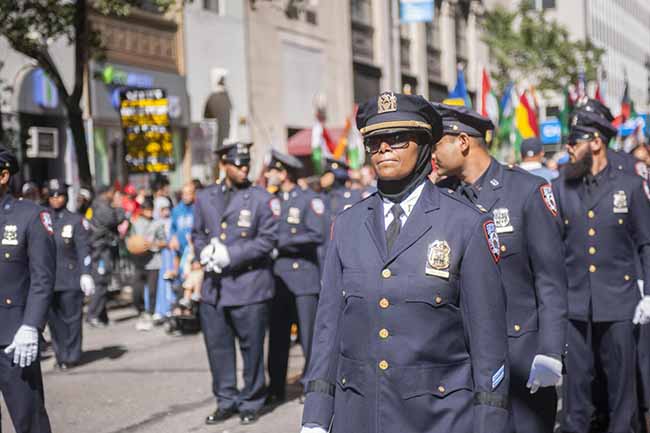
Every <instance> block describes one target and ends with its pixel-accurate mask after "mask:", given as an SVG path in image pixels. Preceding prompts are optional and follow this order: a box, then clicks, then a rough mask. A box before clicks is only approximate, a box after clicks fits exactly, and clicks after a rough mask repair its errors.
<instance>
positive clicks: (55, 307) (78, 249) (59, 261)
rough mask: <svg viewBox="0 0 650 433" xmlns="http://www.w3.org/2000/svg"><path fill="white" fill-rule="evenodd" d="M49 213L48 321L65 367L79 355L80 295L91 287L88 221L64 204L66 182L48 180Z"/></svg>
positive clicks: (59, 359)
mask: <svg viewBox="0 0 650 433" xmlns="http://www.w3.org/2000/svg"><path fill="white" fill-rule="evenodd" d="M47 190H48V194H49V205H50V213H51V214H52V220H53V226H54V240H55V242H56V282H55V284H54V297H53V298H52V304H51V305H50V314H49V321H48V323H49V325H50V331H51V333H52V344H53V346H54V353H55V354H56V361H57V366H58V368H60V369H61V370H67V369H68V368H69V367H73V366H74V365H75V364H77V363H78V362H79V360H80V358H81V316H82V309H83V299H84V295H86V296H90V295H92V294H93V292H94V291H95V283H94V281H93V277H92V276H91V273H92V261H91V257H90V241H89V229H90V225H89V224H88V221H87V220H86V219H84V218H83V217H82V216H81V215H79V214H76V213H72V212H70V211H69V210H67V209H66V208H65V206H66V204H67V201H68V185H66V184H65V182H63V181H62V180H59V179H51V180H50V181H49V182H48V188H47Z"/></svg>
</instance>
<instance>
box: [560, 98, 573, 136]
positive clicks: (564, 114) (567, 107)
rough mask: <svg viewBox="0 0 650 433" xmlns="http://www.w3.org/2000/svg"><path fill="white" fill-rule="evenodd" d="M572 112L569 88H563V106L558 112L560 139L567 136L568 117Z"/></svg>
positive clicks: (568, 127)
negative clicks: (560, 126) (560, 127)
mask: <svg viewBox="0 0 650 433" xmlns="http://www.w3.org/2000/svg"><path fill="white" fill-rule="evenodd" d="M572 111H573V100H572V99H571V94H570V92H569V88H568V87H567V86H564V104H563V106H562V110H560V115H559V117H560V124H561V125H562V137H567V136H568V135H569V129H571V128H570V126H569V116H571V112H572Z"/></svg>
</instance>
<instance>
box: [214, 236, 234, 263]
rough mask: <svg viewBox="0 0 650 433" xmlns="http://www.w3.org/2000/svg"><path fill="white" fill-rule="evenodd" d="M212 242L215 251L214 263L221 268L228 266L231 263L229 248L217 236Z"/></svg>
mask: <svg viewBox="0 0 650 433" xmlns="http://www.w3.org/2000/svg"><path fill="white" fill-rule="evenodd" d="M210 243H211V244H212V245H213V246H214V252H213V253H212V261H213V262H214V264H215V265H217V267H219V268H221V269H223V268H225V267H226V266H228V265H229V264H230V254H228V248H226V246H225V245H224V244H222V243H221V242H220V241H219V240H218V239H216V238H214V239H212V241H211V242H210Z"/></svg>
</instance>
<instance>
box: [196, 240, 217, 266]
mask: <svg viewBox="0 0 650 433" xmlns="http://www.w3.org/2000/svg"><path fill="white" fill-rule="evenodd" d="M213 254H214V245H212V242H210V243H209V244H207V245H206V246H205V247H203V249H202V250H201V254H199V262H200V263H201V264H202V265H203V266H205V265H207V264H208V263H210V260H211V259H212V255H213Z"/></svg>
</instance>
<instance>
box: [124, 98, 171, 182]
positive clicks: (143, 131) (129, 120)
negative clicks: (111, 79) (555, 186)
mask: <svg viewBox="0 0 650 433" xmlns="http://www.w3.org/2000/svg"><path fill="white" fill-rule="evenodd" d="M120 120H121V123H122V128H124V142H125V146H126V164H127V167H128V168H129V171H130V172H132V173H161V172H167V171H170V170H173V169H174V158H173V143H172V135H171V132H170V130H169V101H168V99H167V95H166V93H165V91H164V90H163V89H128V90H122V91H121V92H120Z"/></svg>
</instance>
